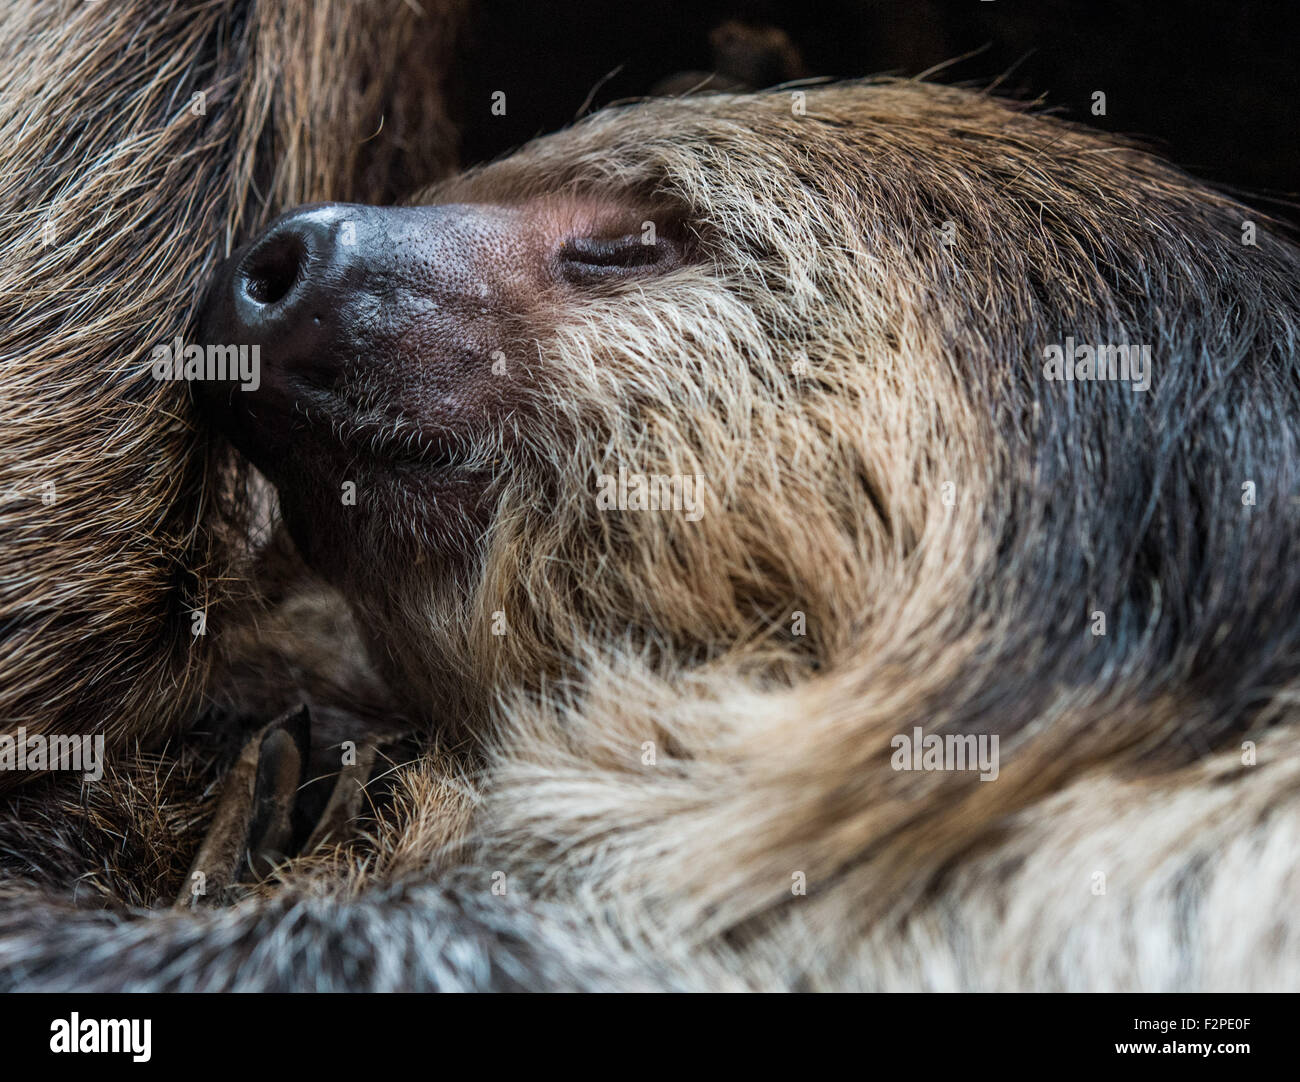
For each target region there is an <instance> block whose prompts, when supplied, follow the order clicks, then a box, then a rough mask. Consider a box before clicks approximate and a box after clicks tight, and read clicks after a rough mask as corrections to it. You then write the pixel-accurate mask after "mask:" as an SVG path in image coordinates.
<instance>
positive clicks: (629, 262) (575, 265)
mask: <svg viewBox="0 0 1300 1082" xmlns="http://www.w3.org/2000/svg"><path fill="white" fill-rule="evenodd" d="M556 261H557V263H558V265H559V272H560V274H561V276H562V277H564V278H567V279H569V280H570V281H577V282H590V281H601V280H606V279H611V278H624V277H629V276H631V275H635V274H641V273H657V272H662V271H664V270H669V269H671V268H672V267H675V266H678V265H680V263H681V261H682V253H681V249H680V247H679V245H678V244H677V243H676V242H675V241H673V240H670V239H667V238H665V237H662V236H660V237H658V238H656V239H655V241H654V242H653V243H650V244H647V243H645V240H644V238H643V236H642V234H640V233H629V234H626V235H624V236H621V237H571V238H569V239H568V240H566V241H564V243H562V244H561V245H560V247H559V249H558V250H557V252H556Z"/></svg>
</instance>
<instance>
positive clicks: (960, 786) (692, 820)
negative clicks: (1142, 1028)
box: [0, 82, 1300, 990]
mask: <svg viewBox="0 0 1300 1082" xmlns="http://www.w3.org/2000/svg"><path fill="white" fill-rule="evenodd" d="M806 93H807V112H806V115H800V114H799V113H798V112H797V111H796V110H793V109H792V96H791V94H790V93H789V92H786V91H782V92H774V93H769V94H762V95H738V96H726V95H720V96H709V97H701V98H697V99H686V100H681V101H664V102H654V103H647V104H642V105H637V106H634V107H628V108H619V109H613V110H609V111H606V112H603V113H601V114H598V115H597V116H595V117H593V118H591V119H589V120H587V121H585V122H583V123H581V124H579V125H577V126H576V127H574V128H573V129H572V130H569V131H566V132H563V133H560V134H558V135H555V136H552V137H549V138H546V139H542V140H539V141H537V142H536V143H534V144H531V145H530V146H528V147H526V148H525V149H523V150H522V151H521V152H519V153H518V154H516V155H514V156H513V157H511V158H509V159H507V160H504V161H502V162H499V163H496V164H494V165H491V166H488V167H486V168H484V169H482V170H478V171H475V172H472V173H470V174H469V175H467V176H465V177H463V178H458V179H456V180H454V181H451V182H449V183H448V184H446V185H444V186H442V187H440V188H438V189H437V190H435V191H434V192H432V193H428V194H427V195H426V197H425V198H426V199H435V200H439V201H503V202H514V201H518V200H522V199H523V198H525V197H527V196H529V195H532V194H538V193H543V192H557V191H566V190H569V191H583V192H589V193H597V194H606V195H612V196H614V197H617V196H618V195H619V193H626V192H635V193H637V194H638V195H640V196H653V197H654V198H656V199H658V200H662V201H665V202H667V203H670V204H672V205H673V206H675V207H677V208H679V209H680V211H681V212H682V213H683V214H684V215H685V217H686V218H687V220H688V221H689V222H690V224H691V226H692V228H693V230H694V231H695V233H696V235H697V236H698V238H699V242H700V244H701V245H702V247H703V250H704V251H705V252H706V253H707V258H706V259H705V260H704V262H703V263H702V264H701V265H696V266H690V267H686V268H683V269H680V270H677V271H673V272H670V273H668V274H665V275H664V276H663V277H661V278H659V279H657V280H640V281H637V282H636V283H635V285H632V286H629V287H626V288H616V289H613V290H611V291H609V292H608V293H605V294H600V295H593V296H591V297H589V298H588V299H586V300H584V301H581V302H577V301H575V302H573V303H572V304H571V305H570V306H568V307H565V308H562V309H561V310H559V311H557V312H556V314H555V322H554V325H553V326H551V327H549V328H547V329H546V330H545V331H544V332H542V333H540V334H539V335H538V337H536V338H535V339H526V338H522V337H521V340H520V341H518V342H514V343H510V344H508V346H507V347H506V353H507V355H508V356H509V357H512V358H514V359H516V360H518V361H519V362H520V363H521V364H522V365H523V366H524V368H525V370H526V371H527V372H528V373H529V377H530V379H531V380H532V394H533V396H534V399H535V404H536V408H534V409H532V410H530V411H527V413H526V414H525V415H523V416H522V417H521V418H520V419H519V420H518V422H517V423H518V426H519V433H518V434H519V440H518V443H517V445H516V447H517V450H516V451H515V452H514V453H513V454H512V455H510V456H508V458H507V459H506V460H505V461H503V462H502V463H501V465H500V469H499V472H498V476H497V485H498V487H497V513H496V516H495V519H494V522H493V524H492V527H491V529H490V530H489V532H488V535H487V536H486V538H484V539H483V541H482V544H481V548H480V549H479V551H478V552H477V553H476V556H477V559H476V560H475V561H472V562H471V565H470V567H471V571H470V572H469V573H467V574H458V575H451V574H449V573H447V572H445V571H443V570H441V569H438V568H430V567H429V566H428V565H427V564H421V562H420V561H419V558H418V553H419V550H420V547H421V544H422V539H421V538H419V537H413V536H409V535H408V534H407V533H406V532H405V527H404V524H403V522H401V521H399V520H397V519H396V518H395V519H394V521H392V522H391V523H389V524H387V525H386V526H385V527H383V528H382V529H380V530H377V531H375V532H373V533H371V534H367V535H360V536H358V537H357V538H355V539H354V540H355V543H356V544H357V545H359V546H362V551H364V552H365V553H367V554H368V555H369V556H371V557H373V558H372V559H371V560H370V561H369V562H370V565H371V566H372V568H373V573H372V574H370V575H367V576H363V577H360V578H357V579H354V580H351V581H342V582H339V583H337V584H336V585H337V586H339V588H340V589H341V590H342V591H343V593H344V595H345V596H346V597H347V598H348V600H349V601H350V603H351V604H352V606H353V609H354V612H355V613H356V616H357V619H358V622H359V624H360V626H361V627H362V629H363V632H364V633H365V634H366V635H367V636H368V637H369V639H370V640H371V641H372V642H373V643H376V644H381V646H382V650H379V651H376V659H377V661H378V662H379V663H380V664H381V665H382V666H383V667H384V670H385V672H386V673H387V675H388V676H389V678H390V679H391V681H392V682H393V683H394V685H395V686H397V687H398V688H399V689H400V690H401V691H402V693H403V695H404V697H405V700H406V702H407V703H408V704H410V705H411V708H412V709H415V710H419V711H421V712H422V713H424V714H425V715H426V716H427V717H428V718H429V719H430V720H431V721H433V722H436V723H441V724H446V723H447V722H448V721H451V720H454V721H456V722H458V723H460V724H462V725H464V727H465V728H467V729H468V730H470V731H472V732H474V733H475V734H476V735H477V738H478V741H479V751H478V755H477V760H478V763H479V769H478V771H477V772H476V774H475V784H476V786H477V788H478V790H479V791H478V792H477V793H476V792H474V791H466V790H462V789H459V788H458V787H457V786H455V785H454V784H449V782H448V774H447V772H446V771H443V770H440V769H438V768H437V767H436V764H435V763H434V762H433V761H432V760H424V761H420V762H416V763H414V764H412V765H410V766H409V767H407V768H405V769H404V770H402V771H399V773H398V776H397V799H396V801H395V802H394V804H393V806H392V807H391V808H390V809H388V810H386V811H382V812H381V813H380V816H379V820H378V822H377V825H376V827H375V832H374V841H373V851H372V853H371V855H369V856H368V857H363V858H362V859H361V860H360V861H359V862H356V861H354V862H353V863H352V864H351V865H350V866H348V865H347V863H346V862H338V861H336V862H333V863H330V862H328V861H326V862H319V863H317V864H315V865H311V866H308V867H304V868H302V869H300V870H298V869H294V868H293V867H290V868H287V869H286V871H285V881H284V882H283V884H281V885H279V886H277V887H275V888H272V889H270V890H269V893H270V894H272V895H273V896H272V897H271V898H269V899H266V898H259V899H251V900H249V901H247V902H245V903H243V904H242V905H241V906H239V907H236V908H235V909H234V910H232V911H221V912H216V913H209V914H204V915H201V916H191V915H183V914H167V915H146V914H137V915H133V916H130V917H122V916H116V915H113V916H110V915H104V914H85V913H76V912H70V911H66V910H65V909H63V908H62V907H57V908H45V909H41V908H38V907H33V906H31V905H26V906H9V907H7V908H5V909H4V910H3V911H2V912H0V975H3V976H4V979H5V980H6V981H7V982H9V983H11V984H14V985H18V986H22V987H32V988H53V987H66V986H69V985H71V984H75V985H76V986H77V987H79V988H82V989H100V988H114V987H134V988H191V987H201V988H208V989H211V988H274V989H282V988H321V989H339V988H349V989H365V988H394V987H436V988H445V989H462V988H476V989H481V988H512V987H520V986H522V987H532V988H536V987H552V988H560V987H576V988H610V987H617V988H639V987H664V988H668V987H684V988H785V989H795V988H815V989H821V988H889V989H896V988H926V989H955V988H966V989H975V988H977V989H1010V988H1038V989H1059V988H1069V989H1111V988H1126V989H1143V990H1151V989H1211V988H1212V989H1233V988H1253V989H1264V988H1283V987H1292V988H1293V987H1295V986H1296V983H1297V977H1298V975H1300V974H1298V973H1297V959H1300V949H1297V948H1298V947H1300V943H1297V931H1296V925H1295V922H1294V920H1292V919H1291V917H1290V916H1289V913H1290V908H1291V907H1290V905H1289V902H1290V900H1291V899H1293V898H1294V897H1295V894H1296V890H1297V888H1298V887H1300V882H1297V872H1296V860H1295V856H1296V853H1297V852H1298V851H1300V797H1298V794H1300V790H1298V789H1297V781H1298V780H1300V767H1298V766H1297V765H1296V764H1297V762H1298V760H1297V757H1296V751H1297V750H1300V748H1298V747H1297V745H1298V742H1300V735H1298V734H1300V729H1298V727H1297V717H1296V715H1295V712H1294V706H1293V704H1292V701H1293V700H1294V699H1295V697H1296V692H1297V690H1300V683H1298V679H1297V678H1298V677H1300V654H1298V652H1297V647H1298V646H1300V642H1298V636H1300V628H1297V624H1296V620H1295V615H1294V614H1295V612H1296V611H1297V606H1298V605H1300V567H1298V566H1297V564H1296V561H1295V559H1294V558H1293V557H1294V553H1295V551H1296V542H1297V539H1298V538H1297V531H1300V526H1298V525H1297V519H1296V517H1295V515H1294V503H1295V501H1296V499H1297V498H1300V491H1298V488H1300V447H1298V446H1297V434H1298V433H1300V387H1298V386H1297V381H1296V367H1295V365H1296V358H1297V328H1298V327H1300V286H1298V285H1297V283H1298V282H1300V276H1298V272H1300V253H1298V252H1297V250H1296V248H1295V247H1294V246H1293V245H1292V244H1290V243H1289V242H1288V241H1286V240H1283V239H1279V237H1278V236H1277V235H1276V233H1275V231H1274V229H1273V227H1272V226H1271V224H1269V223H1267V222H1265V221H1264V220H1263V219H1261V218H1260V216H1259V215H1257V214H1254V213H1253V212H1251V211H1249V210H1247V209H1246V208H1244V207H1242V206H1240V205H1238V204H1237V203H1235V202H1233V201H1232V200H1230V199H1228V198H1226V197H1224V196H1222V195H1219V194H1217V193H1215V192H1213V191H1211V190H1209V189H1207V188H1206V187H1204V186H1203V185H1201V184H1199V183H1197V182H1195V181H1194V180H1192V179H1190V178H1188V177H1187V176H1186V175H1184V174H1182V173H1180V172H1178V171H1177V170H1175V169H1174V168H1172V167H1170V166H1168V165H1166V164H1164V163H1162V162H1161V161H1159V160H1158V159H1156V158H1154V157H1152V156H1151V155H1150V154H1148V153H1146V152H1144V151H1142V150H1141V149H1139V148H1136V147H1133V146H1129V145H1126V144H1123V143H1119V142H1116V141H1114V140H1111V139H1108V138H1105V137H1102V136H1099V135H1097V134H1096V133H1093V132H1089V131H1086V130H1084V129H1081V128H1078V127H1073V126H1069V125H1066V124H1063V123H1060V122H1058V121H1054V120H1051V119H1048V118H1044V117H1037V116H1032V115H1027V114H1025V113H1024V112H1021V111H1018V110H1015V109H1012V108H1009V107H1008V106H1006V105H1005V104H1003V103H1000V102H998V101H995V100H992V99H990V98H988V97H986V96H982V95H978V94H974V93H970V92H967V91H963V90H957V89H947V88H940V87H933V86H926V85H920V84H915V83H898V82H885V83H878V84H847V85H840V86H833V87H826V88H819V89H809V90H807V91H806ZM1246 219H1250V220H1253V221H1256V222H1258V223H1259V224H1260V233H1259V242H1258V244H1257V245H1256V246H1253V247H1252V246H1245V245H1243V244H1242V243H1241V238H1242V232H1241V225H1242V222H1243V220H1246ZM945 223H952V225H953V226H954V227H955V232H953V231H948V232H947V233H946V234H945V231H944V226H945ZM945 235H946V236H948V237H952V238H953V239H954V240H955V243H952V244H951V245H949V244H946V243H945V242H944V241H945ZM1067 336H1073V337H1074V338H1075V340H1076V341H1078V342H1086V343H1094V344H1100V343H1129V342H1132V343H1150V345H1151V352H1152V356H1153V359H1154V383H1153V385H1152V387H1151V389H1150V390H1149V391H1146V392H1144V393H1139V392H1135V391H1134V390H1133V389H1132V388H1131V387H1130V386H1129V385H1127V384H1117V383H1092V384H1089V383H1071V384H1064V383H1053V382H1048V381H1046V380H1045V379H1044V378H1043V375H1042V367H1043V358H1044V349H1045V347H1046V346H1047V345H1050V344H1053V343H1060V342H1063V341H1064V340H1065V338H1066V337H1067ZM502 446H503V445H502V444H501V443H500V442H499V441H498V439H497V434H495V433H492V432H485V433H483V434H482V439H481V444H480V445H479V446H477V447H474V448H467V449H466V455H467V456H469V457H472V458H474V459H476V460H478V461H491V458H492V456H494V455H497V454H498V453H499V452H500V451H501V450H502ZM620 466H623V467H626V468H627V469H629V470H631V471H633V472H638V473H643V474H668V475H672V474H678V475H680V474H698V475H701V476H703V477H704V478H705V481H706V484H707V492H708V497H709V498H708V502H707V504H706V511H705V514H704V516H703V517H702V518H701V519H700V520H699V521H698V522H694V523H691V522H687V521H685V520H684V519H683V517H682V516H681V515H679V514H671V513H652V512H600V511H598V510H597V506H596V502H595V484H596V478H597V476H598V475H600V474H610V473H617V471H618V468H619V467H620ZM1247 482H1253V484H1254V486H1255V491H1256V493H1257V494H1258V502H1257V503H1255V504H1254V505H1246V504H1243V499H1242V492H1243V488H1242V486H1243V485H1244V484H1245V483H1247ZM948 486H951V487H948ZM945 496H948V497H950V498H948V499H945ZM1096 611H1101V612H1104V613H1105V616H1106V634H1105V635H1104V636H1094V635H1093V634H1091V631H1090V629H1091V627H1092V626H1093V623H1094V620H1093V616H1092V614H1093V613H1094V612H1096ZM796 613H801V614H803V617H804V619H805V620H806V634H802V635H801V634H797V633H795V627H796V624H795V621H796V616H795V614H796ZM496 614H504V619H505V627H506V631H505V634H503V635H501V634H495V635H494V634H493V622H494V619H497V617H496ZM497 622H498V626H499V620H498V621H497ZM449 713H454V715H455V716H454V718H452V717H449V716H448V715H449ZM913 727H921V728H922V729H923V730H924V731H925V732H926V733H967V734H997V735H998V736H999V737H1000V739H1001V765H1000V774H999V776H998V778H997V779H996V780H995V781H989V782H981V781H980V780H978V778H977V777H976V775H975V774H974V773H956V772H900V771H895V770H894V769H892V768H891V764H890V760H891V754H892V748H891V739H892V738H893V737H894V736H895V735H897V734H907V733H910V732H911V731H912V729H913ZM1245 741H1250V742H1251V743H1252V745H1253V746H1254V747H1256V748H1257V749H1258V759H1257V763H1256V764H1255V765H1243V763H1244V762H1245V761H1248V760H1249V757H1248V756H1243V752H1242V744H1243V742H1245ZM647 745H648V746H649V748H650V749H651V750H652V751H653V757H652V758H653V761H652V762H651V761H649V760H650V759H651V756H649V755H647V752H646V748H647ZM465 803H472V804H474V811H473V815H472V818H471V820H470V826H469V829H468V831H467V832H466V833H465V836H464V837H460V836H459V834H460V831H459V827H457V826H455V825H454V824H457V823H459V821H460V820H459V819H458V818H457V814H458V813H456V809H457V808H460V807H463V806H464V804H465ZM447 809H451V811H450V812H448V811H447ZM449 824H453V825H452V826H451V828H450V829H449ZM446 865H454V867H446ZM349 867H350V870H348V868H349ZM340 872H345V873H346V874H343V875H342V876H341V875H340ZM1098 873H1100V875H1101V878H1099V877H1098ZM799 876H802V877H804V878H806V882H807V893H806V894H800V893H796V892H795V891H793V890H792V884H794V883H795V882H797V880H798V877H799ZM494 885H496V886H498V887H500V886H501V885H504V886H505V893H504V895H502V894H499V893H494V892H493V887H494ZM1101 885H1104V892H1103V891H1102V890H1099V889H1098V888H1099V886H1101Z"/></svg>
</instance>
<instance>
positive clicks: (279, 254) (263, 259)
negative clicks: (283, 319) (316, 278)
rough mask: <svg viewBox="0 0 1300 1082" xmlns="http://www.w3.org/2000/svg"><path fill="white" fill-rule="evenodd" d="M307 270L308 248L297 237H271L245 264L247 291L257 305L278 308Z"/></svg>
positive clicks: (242, 274) (300, 238)
mask: <svg viewBox="0 0 1300 1082" xmlns="http://www.w3.org/2000/svg"><path fill="white" fill-rule="evenodd" d="M306 266H307V245H306V243H305V242H304V241H303V239H302V237H300V236H299V235H298V234H296V233H280V234H278V235H276V236H274V237H270V238H268V239H267V241H266V242H265V243H264V244H262V245H260V246H259V247H258V248H257V249H256V250H255V251H253V252H251V253H250V254H249V256H248V258H247V259H246V260H245V261H244V266H243V268H242V270H241V272H240V273H241V276H242V277H243V279H244V291H245V292H246V293H247V294H248V296H249V297H251V298H252V299H253V300H255V301H256V302H257V303H258V304H275V303H277V302H278V301H281V300H283V299H284V298H285V297H287V296H288V295H289V293H290V292H291V291H292V289H293V287H294V286H295V285H297V284H298V281H299V279H301V278H302V276H303V271H304V270H305V268H306Z"/></svg>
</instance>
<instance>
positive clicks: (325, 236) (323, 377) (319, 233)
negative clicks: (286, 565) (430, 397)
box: [193, 203, 484, 472]
mask: <svg viewBox="0 0 1300 1082" xmlns="http://www.w3.org/2000/svg"><path fill="white" fill-rule="evenodd" d="M483 220H484V219H483V215H482V214H481V213H479V212H477V211H476V210H475V208H470V207H466V206H429V207H372V206H363V205H358V204H347V203H321V204H315V205H311V206H304V207H300V208H298V209H297V210H294V211H291V212H289V213H288V214H285V215H284V216H282V217H281V218H279V219H277V220H276V221H275V222H273V223H272V224H271V225H270V226H269V227H268V228H267V229H266V231H265V232H263V233H262V235H261V236H259V237H258V238H256V239H255V240H254V241H253V242H252V243H251V244H249V245H248V246H247V247H245V248H243V249H241V250H240V251H237V252H236V253H235V254H234V255H233V256H232V257H231V258H230V259H229V260H228V261H227V262H226V263H225V264H224V265H223V267H222V268H221V269H220V271H219V272H218V274H217V276H216V278H215V280H214V281H213V282H212V284H211V286H210V287H209V289H208V292H207V294H206V297H205V299H204V303H203V307H202V310H201V314H200V319H199V323H198V332H197V336H198V341H197V342H196V343H195V344H197V345H198V346H200V347H202V348H203V349H204V350H205V351H207V352H208V354H209V356H210V355H211V353H212V351H213V350H215V351H216V352H217V354H218V355H221V354H223V353H224V354H227V355H229V356H231V357H232V358H233V357H235V356H238V357H239V358H240V359H241V362H242V363H241V365H240V367H239V371H238V372H236V373H230V372H222V371H219V370H212V369H211V368H209V370H208V371H206V372H204V373H203V375H202V378H200V379H198V380H197V381H195V382H194V384H193V386H194V390H195V393H196V396H197V398H198V401H199V402H200V404H201V405H202V406H203V407H204V410H205V412H206V413H207V415H208V417H209V418H210V419H211V420H212V421H213V422H214V423H215V424H216V425H217V427H218V428H220V429H222V430H223V431H224V432H225V433H226V434H227V435H228V436H229V437H230V438H231V439H232V440H233V441H234V443H235V444H236V446H238V447H239V448H240V449H241V450H242V451H244V453H245V454H247V455H248V456H249V457H250V458H252V459H253V461H254V462H256V463H257V464H258V465H259V466H262V467H263V469H267V470H268V472H273V471H274V468H275V466H276V461H277V459H278V458H279V457H280V456H282V455H283V454H284V453H285V452H286V451H288V450H289V449H290V447H289V445H290V443H295V444H296V445H298V448H297V449H298V450H301V444H302V443H303V439H302V434H301V430H302V429H303V428H305V427H306V426H308V425H310V424H312V423H313V422H314V423H315V424H316V425H317V426H318V427H320V428H322V429H323V430H329V429H330V428H331V427H333V428H334V429H335V430H337V428H338V425H337V424H336V423H334V424H331V422H336V421H337V420H338V419H339V417H340V415H341V414H342V413H343V412H344V411H345V410H346V409H347V408H348V407H347V405H346V403H345V402H344V401H343V399H342V395H343V391H344V389H345V387H346V385H347V384H348V382H349V381H351V382H352V383H353V384H356V383H358V382H364V383H366V384H367V385H369V386H370V387H372V388H373V387H374V386H377V385H382V386H384V387H388V388H397V387H400V386H401V385H402V384H403V382H404V381H407V380H409V379H410V378H412V377H411V373H412V372H414V371H415V370H416V369H417V368H419V367H420V366H419V364H418V363H417V362H419V361H424V362H425V363H427V364H429V365H431V366H436V359H437V357H439V356H445V355H447V353H448V348H447V347H448V344H449V343H448V342H442V341H431V340H430V329H431V328H432V329H436V328H438V327H440V326H441V325H442V322H443V321H442V320H441V318H440V313H445V312H446V311H448V310H454V311H459V310H461V309H462V308H463V307H464V306H463V305H462V304H461V303H459V299H460V297H461V295H462V294H463V293H464V292H465V290H467V289H468V288H470V286H471V285H473V284H474V283H476V282H478V281H481V280H482V273H483V271H482V269H481V268H480V267H479V266H478V265H476V264H475V260H477V259H478V258H479V254H478V253H480V252H481V251H482V249H483V244H482V243H481V242H480V241H479V236H480V234H483V233H484V226H483V224H482V222H483ZM475 310H476V311H477V309H475ZM250 370H252V372H253V374H252V378H249V373H250Z"/></svg>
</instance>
